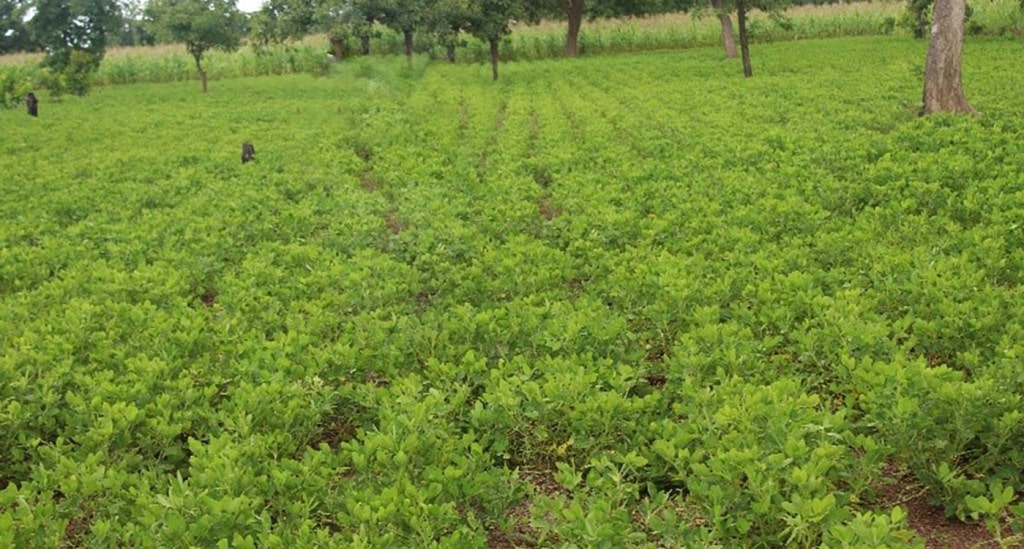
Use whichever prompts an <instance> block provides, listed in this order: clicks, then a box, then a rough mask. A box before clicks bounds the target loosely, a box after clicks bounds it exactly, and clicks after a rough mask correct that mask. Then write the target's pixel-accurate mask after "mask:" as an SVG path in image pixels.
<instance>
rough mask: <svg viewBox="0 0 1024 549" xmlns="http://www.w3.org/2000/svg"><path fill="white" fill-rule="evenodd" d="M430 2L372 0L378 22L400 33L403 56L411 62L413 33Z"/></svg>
mask: <svg viewBox="0 0 1024 549" xmlns="http://www.w3.org/2000/svg"><path fill="white" fill-rule="evenodd" d="M432 3H433V2H431V1H430V0H374V1H373V5H372V10H371V11H375V12H379V13H380V14H381V19H380V22H381V23H384V24H385V25H386V26H387V27H388V28H390V29H392V30H394V31H397V32H400V33H402V38H403V40H404V42H405V56H406V58H408V59H409V61H412V53H413V33H414V32H415V31H416V29H418V28H420V27H421V26H422V25H423V24H424V21H425V18H426V14H427V11H428V9H429V7H430V5H431V4H432Z"/></svg>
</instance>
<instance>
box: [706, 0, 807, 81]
mask: <svg viewBox="0 0 1024 549" xmlns="http://www.w3.org/2000/svg"><path fill="white" fill-rule="evenodd" d="M722 5H723V7H724V9H725V11H726V12H732V11H735V12H736V23H737V24H738V26H739V31H740V57H741V58H742V60H743V76H745V77H747V78H750V77H751V76H754V69H753V67H752V66H751V64H750V37H749V33H748V32H747V15H748V14H749V13H750V11H751V10H755V9H756V10H760V11H763V12H765V13H767V14H768V16H769V17H771V18H772V19H774V20H775V21H777V22H779V23H781V24H782V25H783V26H788V25H789V21H787V20H786V19H785V18H784V17H783V15H782V12H783V10H785V9H786V7H788V6H789V5H790V0H722Z"/></svg>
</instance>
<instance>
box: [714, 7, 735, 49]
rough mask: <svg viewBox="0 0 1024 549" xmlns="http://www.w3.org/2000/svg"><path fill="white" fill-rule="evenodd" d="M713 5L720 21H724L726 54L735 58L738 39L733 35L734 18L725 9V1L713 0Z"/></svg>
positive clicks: (723, 33)
mask: <svg viewBox="0 0 1024 549" xmlns="http://www.w3.org/2000/svg"><path fill="white" fill-rule="evenodd" d="M711 7H712V9H714V10H715V14H717V15H718V21H719V22H720V23H722V46H723V47H724V48H725V56H726V57H728V58H730V59H732V58H735V57H736V39H735V38H734V37H733V35H732V18H730V17H729V14H728V13H727V12H726V11H725V3H724V2H723V1H722V0H711Z"/></svg>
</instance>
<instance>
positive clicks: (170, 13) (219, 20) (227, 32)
mask: <svg viewBox="0 0 1024 549" xmlns="http://www.w3.org/2000/svg"><path fill="white" fill-rule="evenodd" d="M148 10H149V13H150V14H151V16H152V18H153V21H154V23H155V25H156V28H157V32H158V33H159V34H161V35H163V37H165V38H167V39H169V40H173V41H177V42H184V43H185V48H186V49H187V50H188V52H189V54H190V55H192V58H193V59H195V62H196V70H197V71H198V73H199V79H200V81H201V82H202V87H203V91H204V92H205V91H206V71H205V70H203V66H202V60H203V55H204V54H206V52H207V51H209V50H211V49H213V48H217V49H222V50H226V51H231V50H235V49H237V48H238V45H239V44H240V43H241V40H242V36H243V35H244V33H245V18H244V17H243V16H242V14H241V12H239V11H238V8H237V7H236V6H235V1H234V0H153V2H152V3H150V5H149V7H148Z"/></svg>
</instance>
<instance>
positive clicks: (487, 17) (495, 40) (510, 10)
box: [469, 0, 524, 80]
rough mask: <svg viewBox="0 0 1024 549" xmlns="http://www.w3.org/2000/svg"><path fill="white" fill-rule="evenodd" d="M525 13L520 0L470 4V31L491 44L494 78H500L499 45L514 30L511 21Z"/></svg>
mask: <svg viewBox="0 0 1024 549" xmlns="http://www.w3.org/2000/svg"><path fill="white" fill-rule="evenodd" d="M523 13H524V12H523V4H522V2H520V0H472V3H471V4H470V14H471V15H470V18H469V32H470V34H472V35H473V36H475V37H477V38H479V39H480V40H483V41H484V42H487V44H488V45H489V46H490V49H491V75H492V76H493V77H494V80H497V79H498V45H499V44H500V43H501V39H502V38H504V37H505V36H508V35H509V34H510V33H511V32H512V29H511V28H509V21H511V20H513V19H516V18H517V17H521V16H522V14H523Z"/></svg>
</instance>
